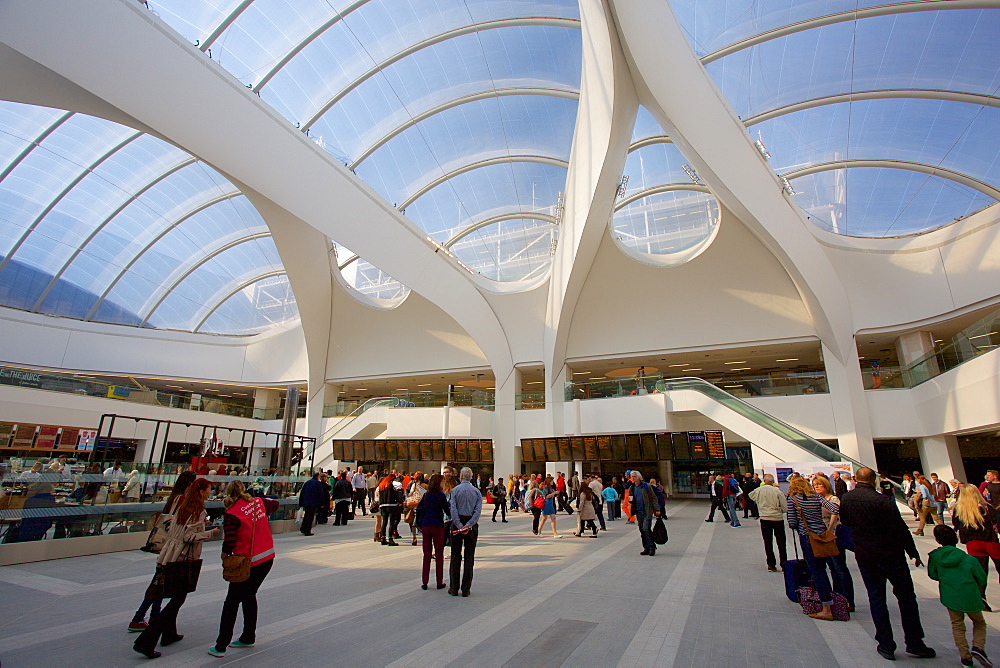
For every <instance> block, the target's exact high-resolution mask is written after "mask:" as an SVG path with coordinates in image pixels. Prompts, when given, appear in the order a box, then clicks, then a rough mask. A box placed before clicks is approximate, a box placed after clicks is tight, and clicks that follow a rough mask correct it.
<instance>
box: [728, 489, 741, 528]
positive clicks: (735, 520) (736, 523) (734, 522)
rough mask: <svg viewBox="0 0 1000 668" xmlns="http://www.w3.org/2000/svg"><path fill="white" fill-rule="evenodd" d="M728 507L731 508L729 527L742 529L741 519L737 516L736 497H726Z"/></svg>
mask: <svg viewBox="0 0 1000 668" xmlns="http://www.w3.org/2000/svg"><path fill="white" fill-rule="evenodd" d="M725 501H726V506H728V508H729V526H731V527H740V526H743V525H742V524H740V518H739V516H738V515H737V514H736V497H735V496H734V495H729V496H727V497H725Z"/></svg>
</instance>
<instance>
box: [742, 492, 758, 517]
mask: <svg viewBox="0 0 1000 668" xmlns="http://www.w3.org/2000/svg"><path fill="white" fill-rule="evenodd" d="M758 515H760V512H759V511H758V510H757V504H756V503H754V502H753V499H751V498H750V497H749V496H747V495H746V494H744V495H743V517H751V516H752V517H757V516H758Z"/></svg>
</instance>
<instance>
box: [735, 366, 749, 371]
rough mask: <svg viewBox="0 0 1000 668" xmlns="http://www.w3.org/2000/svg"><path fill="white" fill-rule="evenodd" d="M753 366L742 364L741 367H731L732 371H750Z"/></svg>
mask: <svg viewBox="0 0 1000 668" xmlns="http://www.w3.org/2000/svg"><path fill="white" fill-rule="evenodd" d="M751 368H752V367H748V366H741V367H740V368H739V369H730V371H749V370H750V369H751Z"/></svg>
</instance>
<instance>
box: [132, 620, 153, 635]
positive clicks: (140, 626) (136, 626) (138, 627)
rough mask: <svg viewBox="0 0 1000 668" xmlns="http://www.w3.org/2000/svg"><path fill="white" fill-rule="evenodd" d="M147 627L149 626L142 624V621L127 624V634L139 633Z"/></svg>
mask: <svg viewBox="0 0 1000 668" xmlns="http://www.w3.org/2000/svg"><path fill="white" fill-rule="evenodd" d="M148 626H149V624H147V623H146V622H143V621H138V622H129V624H128V632H129V633H141V632H142V631H145V630H146V628H147V627H148Z"/></svg>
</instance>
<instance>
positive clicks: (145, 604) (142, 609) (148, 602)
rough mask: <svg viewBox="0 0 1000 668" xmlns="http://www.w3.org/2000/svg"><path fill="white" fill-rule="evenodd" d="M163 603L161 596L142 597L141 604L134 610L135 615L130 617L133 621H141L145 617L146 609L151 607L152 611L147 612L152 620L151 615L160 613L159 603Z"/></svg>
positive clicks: (154, 615)
mask: <svg viewBox="0 0 1000 668" xmlns="http://www.w3.org/2000/svg"><path fill="white" fill-rule="evenodd" d="M162 603H163V599H162V598H144V599H142V604H141V605H139V609H138V610H136V611H135V615H134V616H133V617H132V621H133V622H141V621H143V620H145V619H146V611H147V610H149V609H150V608H152V612H150V613H149V619H150V621H152V619H153V617H156V616H157V615H158V614H160V605H161V604H162Z"/></svg>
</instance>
